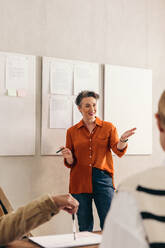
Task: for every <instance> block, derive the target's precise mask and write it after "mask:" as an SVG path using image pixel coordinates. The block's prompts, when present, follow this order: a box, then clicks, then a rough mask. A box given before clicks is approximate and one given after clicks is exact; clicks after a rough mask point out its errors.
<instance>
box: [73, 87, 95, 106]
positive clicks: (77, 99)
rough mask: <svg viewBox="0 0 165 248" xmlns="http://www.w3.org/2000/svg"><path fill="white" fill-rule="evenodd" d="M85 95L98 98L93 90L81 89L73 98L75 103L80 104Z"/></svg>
mask: <svg viewBox="0 0 165 248" xmlns="http://www.w3.org/2000/svg"><path fill="white" fill-rule="evenodd" d="M85 97H93V98H95V99H96V100H97V99H99V94H97V93H95V92H94V91H88V90H83V91H81V92H80V93H79V94H78V96H77V97H76V100H75V103H76V105H77V106H80V104H81V101H82V99H83V98H85Z"/></svg>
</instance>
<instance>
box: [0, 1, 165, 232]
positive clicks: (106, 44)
mask: <svg viewBox="0 0 165 248" xmlns="http://www.w3.org/2000/svg"><path fill="white" fill-rule="evenodd" d="M164 22H165V1H164V0H12V1H11V0H0V30H1V31H0V37H1V38H0V51H4V52H18V53H25V54H34V55H37V56H54V57H57V58H64V59H79V60H84V61H90V62H98V63H108V64H115V65H123V66H134V67H142V68H150V69H152V70H153V154H152V155H151V156H125V157H124V158H122V159H119V158H116V157H115V158H114V162H115V179H116V180H115V181H116V184H118V183H119V182H121V181H122V180H123V179H124V178H126V177H127V176H129V175H131V174H134V173H136V172H138V171H142V170H144V169H146V168H148V167H151V166H158V165H160V164H161V161H162V159H163V157H164V154H163V152H162V151H161V148H160V146H159V140H158V131H157V129H156V124H155V120H154V113H155V112H156V110H157V101H158V99H159V96H160V94H161V92H162V90H163V89H164V88H165V73H164V64H165V45H164V44H165V26H164ZM121 106H122V105H121ZM36 118H37V125H36V130H37V139H36V151H37V154H36V156H34V157H0V171H1V173H0V184H1V186H2V187H3V188H4V190H5V191H6V193H7V195H8V197H9V199H10V200H11V202H12V204H13V206H14V208H16V207H18V206H20V205H21V204H24V203H26V202H28V201H30V200H31V199H33V198H35V197H37V196H39V195H41V194H43V193H46V192H52V191H54V192H56V193H64V192H66V191H68V178H69V170H68V169H67V168H65V167H64V166H63V160H62V158H61V157H55V156H44V157H41V156H40V132H41V129H40V120H41V58H40V57H38V61H37V114H36ZM16 142H17V141H16ZM25 145H26V144H25ZM71 228H72V227H71V218H70V216H69V215H67V214H64V213H60V214H59V215H58V216H56V217H55V218H53V220H52V221H51V222H49V223H47V224H45V225H43V226H41V227H40V228H37V229H36V230H35V231H34V232H33V233H34V234H51V233H63V232H65V233H67V232H70V231H71ZM95 228H96V229H98V219H97V223H96V227H95Z"/></svg>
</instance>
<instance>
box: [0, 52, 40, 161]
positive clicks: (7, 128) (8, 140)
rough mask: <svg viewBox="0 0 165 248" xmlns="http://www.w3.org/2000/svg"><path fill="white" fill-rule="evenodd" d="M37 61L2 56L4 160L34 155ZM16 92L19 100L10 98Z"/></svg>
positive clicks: (0, 142)
mask: <svg viewBox="0 0 165 248" xmlns="http://www.w3.org/2000/svg"><path fill="white" fill-rule="evenodd" d="M35 60H36V59H35V57H34V56H29V55H21V54H12V53H3V52H1V53H0V113H1V114H0V147H1V148H0V155H1V156H23V155H34V154H35V128H36V124H35ZM7 63H8V64H7ZM14 63H16V64H14ZM23 63H24V64H25V66H24V65H23ZM23 66H24V67H23ZM24 72H25V73H24ZM7 78H8V79H7ZM17 79H18V80H17ZM19 79H20V80H19ZM7 80H8V81H7ZM23 80H24V81H23ZM12 83H13V84H12ZM18 83H19V84H18ZM14 85H15V86H14ZM16 89H17V92H19V93H18V95H19V96H14V95H13V96H12V94H11V95H8V92H9V91H10V90H11V92H12V91H13V90H14V91H16ZM12 93H13V92H12Z"/></svg>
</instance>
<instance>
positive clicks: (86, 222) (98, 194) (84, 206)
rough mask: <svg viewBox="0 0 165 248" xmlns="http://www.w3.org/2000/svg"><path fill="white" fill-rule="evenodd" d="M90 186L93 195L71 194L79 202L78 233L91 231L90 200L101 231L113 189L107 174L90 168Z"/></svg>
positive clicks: (91, 212)
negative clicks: (96, 214)
mask: <svg viewBox="0 0 165 248" xmlns="http://www.w3.org/2000/svg"><path fill="white" fill-rule="evenodd" d="M92 186H93V193H91V194H88V193H81V194H72V195H73V197H75V198H76V199H77V200H78V201H79V209H78V212H77V217H78V224H79V231H92V230H93V224H94V221H93V211H92V200H94V202H95V205H96V209H97V213H98V216H99V219H100V227H101V229H103V226H104V221H105V218H106V215H107V213H108V211H109V208H110V205H111V201H112V197H113V194H114V188H113V184H112V177H111V176H110V175H109V173H108V172H106V171H103V170H100V169H97V168H95V167H93V168H92Z"/></svg>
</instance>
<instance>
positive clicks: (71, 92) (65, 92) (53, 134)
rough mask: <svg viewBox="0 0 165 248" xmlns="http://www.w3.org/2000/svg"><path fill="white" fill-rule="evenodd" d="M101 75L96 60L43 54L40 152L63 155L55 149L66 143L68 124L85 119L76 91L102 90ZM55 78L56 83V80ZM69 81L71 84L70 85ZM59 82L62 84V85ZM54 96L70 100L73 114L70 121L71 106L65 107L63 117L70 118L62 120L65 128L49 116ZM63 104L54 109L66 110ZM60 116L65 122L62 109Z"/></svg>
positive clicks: (98, 91) (42, 153)
mask: <svg viewBox="0 0 165 248" xmlns="http://www.w3.org/2000/svg"><path fill="white" fill-rule="evenodd" d="M100 77H101V68H100V65H99V64H97V63H88V62H83V61H76V60H66V59H58V58H52V57H43V59H42V131H41V132H42V135H41V155H60V154H56V151H57V150H58V149H59V147H60V146H65V137H66V130H67V128H69V127H70V126H72V125H74V124H75V123H77V122H79V121H80V120H81V119H82V116H81V115H80V114H79V112H78V111H77V107H76V106H75V103H74V101H75V97H76V95H77V93H79V92H80V91H82V90H93V91H95V92H97V93H100V92H101V90H100V89H101V80H100ZM56 80H57V81H56ZM55 81H56V84H55V83H54V82H55ZM66 82H68V84H70V85H68V87H67V85H66ZM83 82H84V83H83ZM60 83H61V85H62V88H60ZM53 97H55V98H56V99H58V98H59V99H60V98H61V99H62V98H63V99H64V101H65V99H66V101H68V102H70V105H71V106H70V107H71V111H70V110H69V112H70V115H71V125H70V118H68V117H67V114H68V110H66V111H67V113H66V112H63V119H65V118H67V119H68V125H67V124H66V123H62V124H61V126H64V125H66V126H67V127H66V128H51V127H52V126H53V122H54V123H55V122H56V120H55V118H51V116H50V115H51V114H52V112H51V111H52V108H51V104H50V102H51V99H52V98H53ZM63 107H64V106H61V109H60V106H59V107H58V108H59V109H58V111H54V113H58V112H59V111H63V110H62V109H63ZM98 107H99V106H98ZM98 112H99V111H98ZM56 115H57V114H56ZM58 117H59V118H60V119H61V122H62V113H60V114H58V115H57V117H56V118H58ZM51 120H52V121H51ZM50 122H51V123H50ZM54 125H55V124H54ZM59 125H60V123H59V122H58V127H59ZM56 126H57V124H56Z"/></svg>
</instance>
